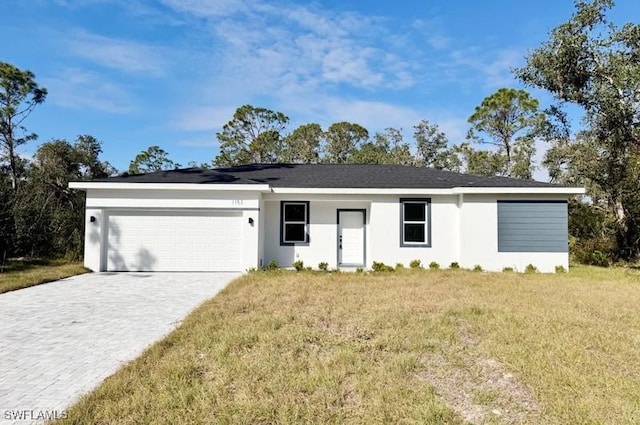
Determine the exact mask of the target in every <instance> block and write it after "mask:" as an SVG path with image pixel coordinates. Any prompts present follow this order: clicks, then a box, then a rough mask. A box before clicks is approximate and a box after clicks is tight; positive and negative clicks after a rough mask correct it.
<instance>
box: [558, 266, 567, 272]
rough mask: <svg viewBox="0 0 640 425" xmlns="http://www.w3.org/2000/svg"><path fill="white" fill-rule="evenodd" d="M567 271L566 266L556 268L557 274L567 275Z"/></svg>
mask: <svg viewBox="0 0 640 425" xmlns="http://www.w3.org/2000/svg"><path fill="white" fill-rule="evenodd" d="M566 272H567V269H565V268H564V266H556V273H566Z"/></svg>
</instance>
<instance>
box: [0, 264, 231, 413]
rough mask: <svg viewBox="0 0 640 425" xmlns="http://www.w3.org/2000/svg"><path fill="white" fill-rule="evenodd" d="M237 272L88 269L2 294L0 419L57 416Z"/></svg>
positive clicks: (173, 325) (172, 325)
mask: <svg viewBox="0 0 640 425" xmlns="http://www.w3.org/2000/svg"><path fill="white" fill-rule="evenodd" d="M237 276H239V274H237V273H235V274H234V273H94V274H86V275H81V276H75V277H71V278H68V279H63V280H59V281H57V282H52V283H48V284H44V285H40V286H34V287H31V288H26V289H21V290H18V291H14V292H8V293H5V294H1V295H0V423H2V424H6V423H20V424H23V423H32V422H34V421H37V420H38V419H42V418H52V417H55V416H56V415H57V416H58V417H60V415H63V414H64V409H65V408H66V407H68V406H69V405H70V404H72V403H73V402H74V401H75V400H76V399H77V398H78V396H80V395H82V394H84V393H86V392H88V391H90V390H91V389H93V388H94V387H96V386H97V385H98V384H99V383H100V382H101V381H102V380H103V379H105V378H106V377H107V376H109V375H111V374H112V373H113V372H115V371H116V370H117V369H118V367H120V366H121V365H123V364H124V363H126V362H128V361H130V360H132V359H134V358H135V357H137V356H138V355H139V354H140V353H141V352H142V351H143V350H144V349H145V348H146V347H148V346H149V345H150V344H151V343H152V342H154V341H156V340H158V339H159V338H161V337H162V336H163V335H165V334H167V333H169V332H170V331H171V330H172V329H174V328H175V327H176V326H177V325H178V324H179V322H180V321H181V320H182V319H183V318H184V317H185V316H186V315H187V314H188V313H189V312H190V311H191V310H193V309H194V308H195V307H197V306H198V305H199V304H201V303H202V302H203V301H205V300H207V299H209V298H211V297H213V296H214V295H215V294H216V293H218V291H220V290H221V289H222V288H224V287H225V286H226V285H227V283H229V282H230V281H231V280H232V279H233V278H235V277H237ZM17 418H22V420H16V419H17Z"/></svg>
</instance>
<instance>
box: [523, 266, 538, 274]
mask: <svg viewBox="0 0 640 425" xmlns="http://www.w3.org/2000/svg"><path fill="white" fill-rule="evenodd" d="M524 272H525V273H538V268H537V267H536V266H534V265H533V264H527V267H525V268H524Z"/></svg>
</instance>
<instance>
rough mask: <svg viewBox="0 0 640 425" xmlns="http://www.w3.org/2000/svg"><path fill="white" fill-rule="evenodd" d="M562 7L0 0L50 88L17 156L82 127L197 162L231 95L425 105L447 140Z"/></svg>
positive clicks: (389, 108) (362, 113)
mask: <svg viewBox="0 0 640 425" xmlns="http://www.w3.org/2000/svg"><path fill="white" fill-rule="evenodd" d="M617 3H618V4H617V5H616V7H615V9H614V10H613V12H612V13H611V17H612V18H613V19H614V21H616V22H619V23H623V22H627V21H637V20H638V18H640V7H638V5H637V1H636V0H619V1H618V2H617ZM572 11H573V2H572V1H570V0H538V1H535V2H515V1H512V0H492V1H486V2H480V1H475V0H468V1H467V0H449V1H446V2H445V1H439V2H429V1H423V0H422V1H421V0H396V1H393V2H387V1H364V0H335V1H328V0H325V1H316V2H311V3H307V2H295V1H261V0H246V1H239V0H238V1H232V0H156V1H151V0H77V1H75V0H30V1H24V0H5V1H4V2H3V13H2V14H0V26H1V28H2V32H3V36H2V37H1V38H0V61H5V62H10V63H12V64H14V65H16V66H18V67H19V68H22V69H29V70H31V71H33V72H34V73H35V74H36V80H37V81H38V83H39V84H40V85H42V86H44V87H46V88H47V89H48V90H49V96H48V98H47V101H46V102H45V103H44V104H43V105H41V106H39V107H38V108H37V109H36V110H35V111H34V112H33V114H32V115H31V117H30V118H29V119H28V121H27V122H26V125H27V127H28V128H29V130H31V131H34V132H36V133H37V134H38V135H39V139H38V141H36V142H32V143H31V144H29V145H27V146H24V147H22V148H21V153H22V154H24V155H29V154H31V153H32V152H33V151H34V150H35V149H36V148H37V146H38V144H39V143H42V142H45V141H47V140H50V139H52V138H66V139H68V140H70V141H72V140H74V139H75V137H76V136H77V135H78V134H91V135H93V136H95V137H96V138H97V139H99V140H101V141H102V143H103V150H104V153H103V159H105V160H108V161H109V162H111V163H112V164H113V165H114V166H116V167H117V168H118V169H120V170H125V169H126V168H127V167H128V164H129V161H130V160H131V159H133V158H134V157H135V155H136V154H137V153H139V152H140V151H142V150H144V149H146V148H147V147H149V146H151V145H159V146H160V147H162V148H163V149H165V150H166V151H168V152H169V154H170V157H171V158H172V159H173V160H174V161H176V162H180V163H182V164H183V165H186V164H187V162H189V161H191V160H193V161H197V162H205V161H210V160H211V159H213V158H214V157H215V155H216V154H217V151H218V142H217V140H216V137H215V133H216V132H217V131H219V130H220V128H221V127H222V125H224V124H225V123H226V122H227V121H229V120H230V119H231V117H232V115H233V112H234V111H235V109H236V108H237V107H239V106H241V105H243V104H252V105H254V106H262V107H266V108H270V109H273V110H278V111H281V112H284V113H285V114H287V115H288V116H289V118H290V126H289V130H293V129H294V128H295V127H296V126H298V125H300V124H304V123H309V122H318V123H320V124H321V125H323V127H324V128H326V127H327V126H328V125H330V124H331V123H333V122H338V121H351V122H356V123H359V124H361V125H363V126H365V127H366V128H367V129H369V131H370V133H371V134H373V133H374V132H376V131H381V130H383V129H384V128H386V127H396V128H398V127H400V128H403V129H404V132H405V138H406V139H407V140H411V132H412V126H413V125H415V124H416V123H417V122H418V121H419V120H420V119H423V118H426V119H429V120H430V121H432V122H435V123H437V124H439V125H440V127H441V128H442V129H443V130H444V131H445V132H446V133H447V135H448V136H449V138H450V141H451V142H452V143H459V142H461V141H462V140H463V139H464V135H465V134H466V131H467V128H468V127H467V123H466V120H467V118H468V116H469V115H471V113H472V112H473V108H474V107H475V106H476V105H478V104H479V103H480V102H481V101H482V99H483V98H484V97H485V96H487V95H490V94H491V93H493V92H494V91H496V90H497V89H498V88H501V87H520V84H519V83H518V82H517V81H515V80H514V79H513V77H512V75H511V73H510V69H511V68H513V67H516V66H519V65H522V64H523V63H524V57H525V55H526V53H527V51H529V50H531V49H534V48H535V47H537V46H538V45H539V44H540V43H541V42H542V41H544V40H546V39H547V37H548V32H549V30H550V29H551V28H553V27H554V26H556V25H558V24H560V23H562V22H564V21H566V19H568V17H569V16H570V15H571V13H572ZM532 93H533V94H534V95H535V96H536V97H538V98H539V99H540V100H541V101H542V103H543V106H544V105H546V104H548V103H549V101H550V99H549V98H548V97H547V96H546V94H545V93H542V92H537V91H532ZM541 148H542V146H541ZM536 176H537V177H538V178H544V173H538V174H537V175H536Z"/></svg>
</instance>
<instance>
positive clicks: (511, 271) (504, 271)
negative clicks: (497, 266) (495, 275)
mask: <svg viewBox="0 0 640 425" xmlns="http://www.w3.org/2000/svg"><path fill="white" fill-rule="evenodd" d="M514 271H515V270H514V268H513V267H504V268H503V269H502V273H513V272H514Z"/></svg>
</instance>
